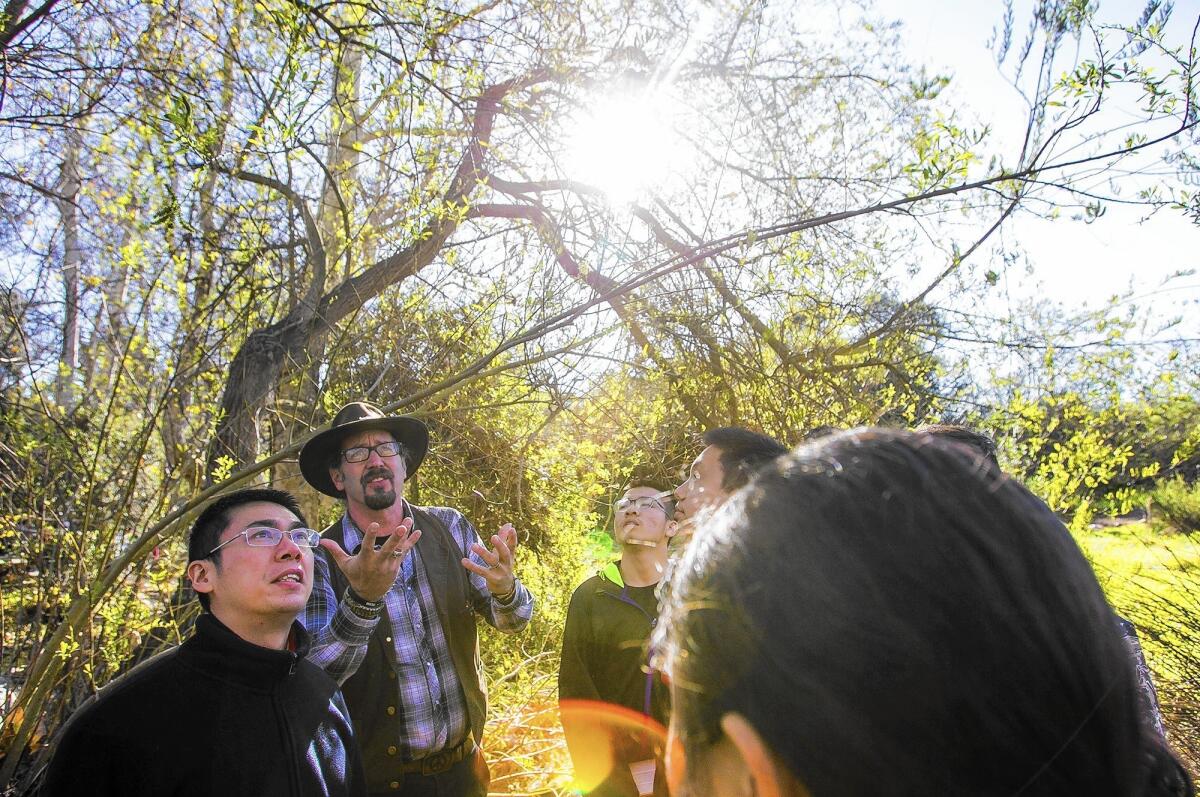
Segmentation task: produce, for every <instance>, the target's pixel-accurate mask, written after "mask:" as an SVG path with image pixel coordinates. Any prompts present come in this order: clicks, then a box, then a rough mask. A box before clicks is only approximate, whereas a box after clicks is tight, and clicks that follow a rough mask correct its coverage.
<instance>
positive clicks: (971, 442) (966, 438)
mask: <svg viewBox="0 0 1200 797" xmlns="http://www.w3.org/2000/svg"><path fill="white" fill-rule="evenodd" d="M917 432H918V433H919V434H927V435H932V436H933V437H938V438H941V439H942V440H948V441H950V442H952V443H956V444H958V445H960V446H964V447H966V448H969V449H970V450H971V451H972V452H973V453H974V454H975V455H976V456H980V457H983V458H984V459H986V460H987V461H988V462H990V463H991V465H992V467H994V468H996V469H997V470H999V469H1000V460H998V459H997V458H996V441H994V440H992V438H990V437H988V436H987V435H986V434H984V433H983V432H978V431H976V430H974V429H972V428H970V427H969V426H961V425H959V424H956V423H931V424H928V425H926V426H922V427H921V428H920V429H918V430H917Z"/></svg>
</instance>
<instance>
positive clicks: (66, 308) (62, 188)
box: [54, 130, 83, 408]
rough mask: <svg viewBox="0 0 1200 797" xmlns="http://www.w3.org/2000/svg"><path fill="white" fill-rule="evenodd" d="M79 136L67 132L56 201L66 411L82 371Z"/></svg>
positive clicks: (57, 397) (60, 388)
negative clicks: (60, 234) (59, 225)
mask: <svg viewBox="0 0 1200 797" xmlns="http://www.w3.org/2000/svg"><path fill="white" fill-rule="evenodd" d="M81 144H82V142H81V141H80V135H79V132H78V131H76V130H68V131H67V151H66V154H65V155H64V156H63V161H62V167H61V169H60V172H59V174H60V176H59V181H58V188H57V192H58V194H59V195H60V196H61V199H58V200H57V201H56V204H57V205H58V214H59V218H60V219H61V220H62V226H63V247H62V282H63V323H62V348H61V350H60V354H59V358H58V374H57V375H56V376H55V379H54V401H55V403H56V404H58V406H59V407H62V408H70V407H72V406H73V405H74V403H75V378H76V375H77V371H78V370H79V281H80V279H79V270H80V267H81V266H82V264H83V250H82V248H81V247H80V245H79V207H78V206H77V205H76V204H75V200H76V198H77V197H78V196H79V149H80V146H81Z"/></svg>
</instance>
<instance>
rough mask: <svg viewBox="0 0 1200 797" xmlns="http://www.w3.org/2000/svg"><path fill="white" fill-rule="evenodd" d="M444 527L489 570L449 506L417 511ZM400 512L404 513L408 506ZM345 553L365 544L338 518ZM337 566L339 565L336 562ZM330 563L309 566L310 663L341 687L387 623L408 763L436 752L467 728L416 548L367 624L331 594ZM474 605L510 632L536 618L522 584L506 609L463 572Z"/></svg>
mask: <svg viewBox="0 0 1200 797" xmlns="http://www.w3.org/2000/svg"><path fill="white" fill-rule="evenodd" d="M422 509H423V510H424V511H426V512H428V513H430V514H431V515H434V516H436V517H437V518H438V519H439V520H441V521H442V523H443V524H445V526H446V528H447V529H448V530H449V531H450V534H451V536H453V537H454V539H455V540H456V541H457V542H458V543H459V545H460V546H461V548H462V551H463V556H465V557H469V558H470V559H471V561H473V562H476V563H478V564H480V565H484V566H486V564H487V563H486V562H484V561H483V560H482V558H481V557H480V556H479V554H477V553H475V552H474V551H472V550H471V545H472V544H473V543H482V541H481V539H480V537H479V533H478V532H477V531H475V527H474V526H472V525H471V523H470V521H468V520H467V519H466V518H465V517H463V515H462V513H461V512H459V511H458V510H456V509H451V508H450V507H422ZM404 514H405V516H406V517H407V516H409V514H410V512H409V509H408V502H407V501H406V502H405V503H404ZM342 530H343V532H344V534H345V541H346V547H347V550H353V549H354V548H355V547H356V546H358V545H359V544H360V543H361V542H362V538H363V535H362V532H361V531H360V530H359V529H358V528H357V527H356V526H355V525H354V523H353V522H352V521H351V520H350V516H349V514H346V515H343V516H342ZM334 566H335V567H336V565H334ZM329 567H330V564H329V561H328V560H327V559H326V557H324V556H317V557H316V562H315V566H314V568H313V591H312V596H311V597H310V598H309V600H308V605H307V606H306V607H305V610H304V615H303V617H302V618H301V621H302V622H303V624H304V627H305V628H306V629H307V630H308V632H309V633H310V634H311V635H312V647H311V649H310V650H309V654H308V658H309V659H310V660H311V661H313V662H315V663H316V664H317V665H319V666H320V667H322V668H324V669H325V671H326V672H328V673H329V674H330V675H331V676H333V678H334V679H336V680H337V682H338V683H339V684H341V683H344V682H345V681H346V679H347V678H349V677H350V676H351V675H353V674H354V672H355V671H356V670H357V669H358V667H359V665H360V664H362V662H363V660H364V659H365V658H366V655H367V642H368V640H369V639H370V637H371V633H372V632H373V631H374V630H375V625H376V624H377V623H378V622H380V620H386V622H388V623H390V624H391V627H392V640H393V644H394V645H395V652H396V662H397V664H396V685H397V691H398V693H399V694H398V697H399V700H400V705H401V706H403V708H404V710H403V717H404V720H405V721H404V726H403V728H402V729H401V738H400V739H399V740H397V741H398V745H399V746H400V749H401V750H403V751H404V757H405V759H406V760H415V759H419V758H424V757H425V756H429V755H433V754H434V753H438V752H440V751H442V750H443V749H445V748H446V747H447V745H453V744H457V743H458V742H459V741H460V740H462V739H463V738H465V737H466V735H467V731H468V730H469V727H470V722H469V719H468V717H467V705H466V700H465V698H464V696H463V690H462V685H461V684H460V682H459V677H458V673H457V672H455V670H454V664H453V662H452V660H451V658H450V648H449V645H448V644H447V641H446V635H445V632H444V631H443V629H442V626H441V623H440V622H438V618H437V610H436V608H435V604H434V600H433V590H434V589H436V588H437V585H435V584H431V583H430V582H429V579H428V577H427V576H426V573H425V567H424V565H423V564H421V561H420V555H419V554H418V553H417V549H416V548H413V549H412V551H411V553H410V554H409V555H408V556H406V557H405V558H404V563H403V564H402V565H401V568H400V573H399V574H398V575H397V577H396V581H395V583H394V584H393V585H392V588H391V589H390V590H389V591H388V593H387V594H386V595H385V596H384V598H383V601H384V608H383V613H382V614H381V616H380V617H379V618H375V619H371V620H364V619H363V618H361V617H358V616H357V615H355V614H354V613H353V612H351V611H350V610H349V609H347V608H346V607H345V605H343V602H342V600H341V596H338V595H334V594H333V587H332V586H331V583H330V578H329ZM468 576H469V580H470V585H471V592H472V601H471V603H472V606H473V608H474V609H475V613H476V614H478V615H481V616H482V617H483V619H484V620H486V621H487V622H488V623H489V624H490V625H492V626H494V627H495V628H497V629H498V630H500V631H504V632H506V633H513V632H516V631H519V630H521V629H522V628H524V627H525V626H526V625H527V624H528V623H529V620H530V618H531V617H532V616H533V595H531V594H530V592H529V590H528V589H526V588H525V586H524V585H523V584H521V582H520V581H518V582H517V594H516V596H515V597H514V598H513V599H512V602H511V603H509V604H508V605H507V606H505V605H502V604H500V603H499V602H498V601H496V600H495V598H493V597H492V595H491V593H490V592H488V588H487V583H486V582H485V581H484V579H483V577H482V576H480V575H477V574H475V573H468Z"/></svg>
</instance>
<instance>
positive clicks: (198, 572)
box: [187, 559, 216, 593]
mask: <svg viewBox="0 0 1200 797" xmlns="http://www.w3.org/2000/svg"><path fill="white" fill-rule="evenodd" d="M215 570H216V565H214V564H213V563H212V561H211V560H209V559H195V560H193V561H191V562H188V566H187V577H188V580H189V581H191V582H192V589H194V590H195V591H196V592H199V593H209V592H212V591H213V587H214V586H216V585H215V584H214V583H213V575H214V571H215Z"/></svg>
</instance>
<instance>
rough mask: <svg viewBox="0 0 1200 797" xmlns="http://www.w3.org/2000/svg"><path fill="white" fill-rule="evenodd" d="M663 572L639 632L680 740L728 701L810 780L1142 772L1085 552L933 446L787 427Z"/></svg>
mask: <svg viewBox="0 0 1200 797" xmlns="http://www.w3.org/2000/svg"><path fill="white" fill-rule="evenodd" d="M676 572H677V577H676V581H675V583H674V584H673V588H672V590H671V597H670V600H669V601H668V604H667V605H666V607H664V611H663V617H662V622H660V623H659V626H658V628H659V630H658V632H657V635H656V639H655V645H656V647H657V649H658V650H659V652H660V656H661V658H662V661H661V663H662V664H663V665H664V666H665V667H666V669H667V671H668V672H669V673H670V674H671V676H672V682H673V684H674V685H675V686H674V700H675V709H674V710H675V712H676V713H675V722H676V727H677V728H678V730H679V732H680V736H681V739H682V741H683V744H684V748H685V750H686V751H687V752H688V754H689V757H691V756H692V755H694V754H702V751H703V750H704V749H706V747H707V745H708V744H710V743H711V742H712V741H713V740H715V739H717V738H719V727H718V723H719V721H720V718H721V717H722V716H723V715H724V714H725V713H727V712H738V713H740V714H742V715H743V716H744V717H746V719H747V720H748V721H749V722H750V724H751V725H753V726H754V727H755V728H756V729H757V730H758V732H759V734H760V735H761V736H762V737H763V738H764V739H765V740H766V741H767V743H768V744H769V745H771V747H772V748H773V749H774V751H775V752H776V753H777V754H778V755H779V757H780V758H781V760H782V761H783V762H784V763H785V764H786V766H787V767H788V768H789V769H790V770H791V772H792V773H793V774H794V775H795V776H796V777H797V778H798V779H799V781H800V782H801V783H803V784H804V785H805V786H806V787H807V788H808V790H809V791H810V792H811V793H812V794H813V795H816V797H825V796H826V795H837V794H872V795H881V794H896V795H900V794H914V795H915V794H922V795H924V794H998V795H999V794H1018V793H1019V794H1022V795H1051V794H1054V795H1068V794H1088V795H1107V794H1111V795H1130V794H1138V793H1141V791H1142V789H1141V783H1142V782H1143V781H1144V778H1145V777H1146V775H1145V772H1146V769H1145V767H1144V766H1143V765H1142V756H1143V755H1145V754H1146V750H1147V748H1146V746H1145V744H1144V741H1143V739H1142V738H1141V733H1142V731H1141V729H1140V726H1139V723H1138V721H1137V714H1136V707H1135V694H1134V689H1135V685H1134V675H1133V672H1132V668H1131V666H1130V662H1129V659H1128V655H1127V652H1126V650H1125V648H1124V647H1123V643H1122V641H1121V639H1120V637H1119V635H1118V634H1117V632H1116V628H1115V624H1114V621H1113V618H1112V614H1111V610H1110V609H1109V607H1108V604H1107V603H1106V601H1105V599H1104V596H1103V594H1102V593H1101V591H1100V587H1099V585H1098V584H1097V583H1096V580H1095V577H1094V576H1093V574H1092V572H1091V569H1090V567H1089V566H1088V564H1087V562H1086V561H1085V559H1084V558H1083V556H1082V554H1081V553H1080V552H1079V549H1078V548H1077V546H1076V545H1075V543H1074V541H1073V540H1072V539H1071V537H1070V535H1069V534H1068V533H1067V531H1066V529H1065V528H1064V527H1063V526H1062V524H1061V523H1060V522H1059V521H1058V520H1057V519H1056V518H1055V517H1054V515H1053V513H1052V512H1051V511H1050V510H1049V509H1048V508H1047V507H1046V506H1045V505H1044V504H1042V503H1041V502H1040V501H1039V500H1038V499H1037V498H1035V497H1034V496H1033V495H1032V494H1030V493H1029V492H1028V491H1027V490H1025V489H1024V488H1023V487H1022V486H1021V485H1020V484H1018V483H1017V482H1015V481H1011V480H1009V479H1006V478H1004V477H1003V476H1001V475H1000V474H999V473H998V472H997V471H990V470H989V471H985V472H981V471H980V470H979V469H978V468H973V467H971V465H970V463H969V462H968V461H966V459H965V458H964V457H962V455H961V452H959V451H957V450H955V449H954V447H953V446H950V445H947V444H945V443H942V442H940V441H938V440H936V439H934V438H931V437H929V436H924V435H917V434H911V433H904V432H888V431H882V430H866V431H856V432H847V433H841V434H838V435H835V436H832V437H829V438H826V439H823V440H820V441H816V442H813V443H810V444H808V445H805V446H802V447H800V448H798V449H797V450H796V451H795V452H793V453H792V454H790V455H788V456H786V457H783V458H781V459H780V460H779V461H778V462H776V463H775V464H774V465H773V466H771V467H769V468H766V469H765V470H763V471H762V472H760V473H759V475H758V476H757V477H756V478H755V480H754V481H753V482H752V483H751V484H750V486H749V487H748V488H747V489H745V490H743V491H741V492H740V493H738V494H737V495H736V496H734V498H733V499H732V500H731V501H730V502H729V503H728V504H726V506H725V507H724V508H723V509H722V510H721V511H720V512H719V513H718V514H717V515H716V517H715V518H714V522H713V523H711V524H709V525H708V526H707V527H705V528H704V529H702V530H701V531H700V532H699V533H698V534H697V536H696V538H695V539H694V541H693V542H692V545H691V547H690V548H689V549H688V552H687V553H686V555H685V558H684V560H683V561H682V562H681V564H680V566H679V567H678V568H677V571H676Z"/></svg>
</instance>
